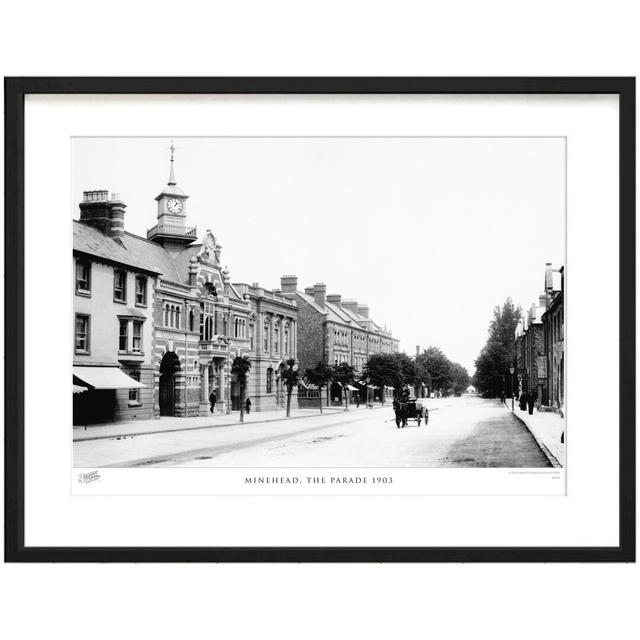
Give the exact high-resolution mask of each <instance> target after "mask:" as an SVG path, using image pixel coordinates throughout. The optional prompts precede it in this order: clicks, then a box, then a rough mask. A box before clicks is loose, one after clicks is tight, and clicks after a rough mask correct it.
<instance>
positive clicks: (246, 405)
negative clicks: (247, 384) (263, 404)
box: [244, 398, 251, 414]
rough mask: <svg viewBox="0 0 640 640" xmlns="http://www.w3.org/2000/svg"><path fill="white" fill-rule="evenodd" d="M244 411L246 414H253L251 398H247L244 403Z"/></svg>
mask: <svg viewBox="0 0 640 640" xmlns="http://www.w3.org/2000/svg"><path fill="white" fill-rule="evenodd" d="M244 411H245V413H246V414H249V413H251V398H247V399H246V401H245V403H244Z"/></svg>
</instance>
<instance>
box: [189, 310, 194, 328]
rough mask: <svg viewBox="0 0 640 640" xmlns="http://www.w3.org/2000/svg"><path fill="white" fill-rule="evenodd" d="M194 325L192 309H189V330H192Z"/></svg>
mask: <svg viewBox="0 0 640 640" xmlns="http://www.w3.org/2000/svg"><path fill="white" fill-rule="evenodd" d="M194 326H195V314H194V312H193V309H189V331H193V327H194Z"/></svg>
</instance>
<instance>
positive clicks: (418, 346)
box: [416, 344, 420, 358]
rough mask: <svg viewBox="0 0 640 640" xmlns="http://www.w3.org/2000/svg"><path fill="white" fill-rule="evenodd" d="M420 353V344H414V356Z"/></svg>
mask: <svg viewBox="0 0 640 640" xmlns="http://www.w3.org/2000/svg"><path fill="white" fill-rule="evenodd" d="M419 355H420V345H419V344H417V345H416V358H417V357H418V356H419Z"/></svg>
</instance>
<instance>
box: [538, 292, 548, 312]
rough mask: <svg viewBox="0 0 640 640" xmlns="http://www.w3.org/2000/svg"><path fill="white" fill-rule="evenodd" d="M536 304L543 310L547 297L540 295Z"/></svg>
mask: <svg viewBox="0 0 640 640" xmlns="http://www.w3.org/2000/svg"><path fill="white" fill-rule="evenodd" d="M538 303H539V305H540V306H541V307H542V308H543V309H546V307H547V296H546V295H545V294H544V293H541V294H540V295H539V296H538Z"/></svg>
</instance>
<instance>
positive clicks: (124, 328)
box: [118, 320, 129, 351]
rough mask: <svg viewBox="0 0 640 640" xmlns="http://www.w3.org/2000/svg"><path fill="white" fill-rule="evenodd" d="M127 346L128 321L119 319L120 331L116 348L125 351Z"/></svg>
mask: <svg viewBox="0 0 640 640" xmlns="http://www.w3.org/2000/svg"><path fill="white" fill-rule="evenodd" d="M128 348H129V321H128V320H120V332H119V335H118V350H120V351H127V349H128Z"/></svg>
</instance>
